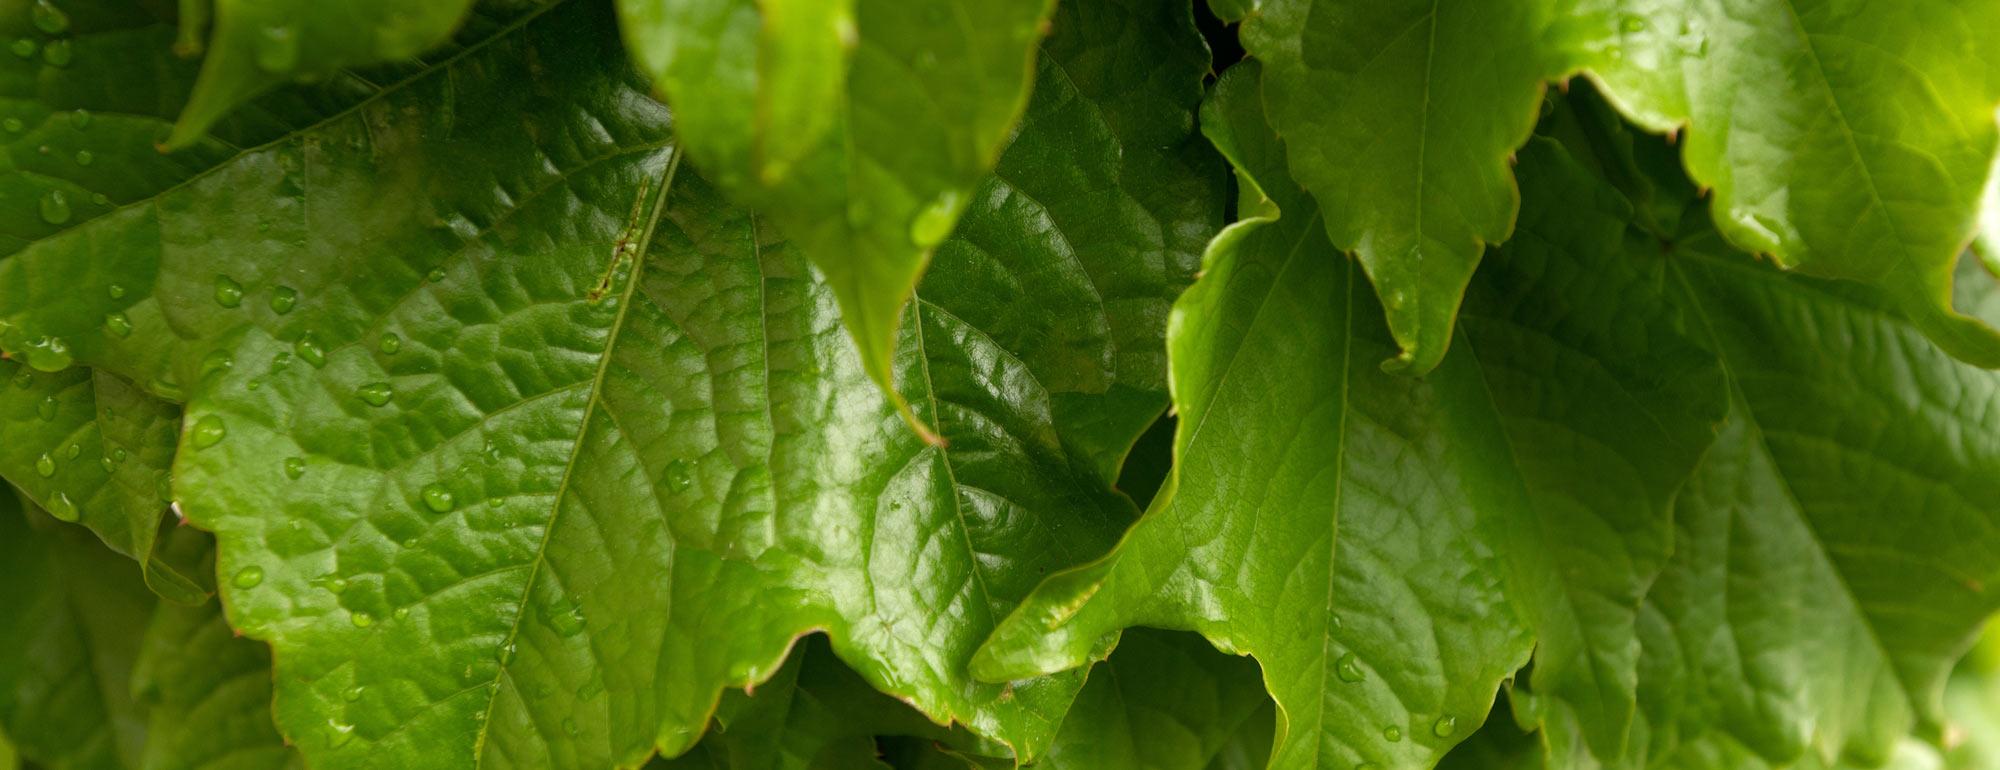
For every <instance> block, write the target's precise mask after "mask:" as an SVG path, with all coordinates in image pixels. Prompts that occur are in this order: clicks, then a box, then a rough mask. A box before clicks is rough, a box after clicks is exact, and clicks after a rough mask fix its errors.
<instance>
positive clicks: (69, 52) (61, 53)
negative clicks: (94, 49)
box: [42, 40, 76, 69]
mask: <svg viewBox="0 0 2000 770" xmlns="http://www.w3.org/2000/svg"><path fill="white" fill-rule="evenodd" d="M75 58H76V50H75V49H74V48H72V47H71V46H70V44H69V41H68V40H51V41H49V44H48V45H45V46H42V61H43V62H46V63H47V64H48V65H49V66H51V67H55V68H57V69H62V68H64V67H68V66H69V63H70V61H72V60H74V59H75Z"/></svg>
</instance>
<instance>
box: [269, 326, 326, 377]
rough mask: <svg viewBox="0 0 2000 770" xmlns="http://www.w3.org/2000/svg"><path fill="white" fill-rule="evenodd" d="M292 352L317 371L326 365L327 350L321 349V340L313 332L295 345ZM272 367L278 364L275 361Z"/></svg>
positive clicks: (307, 333) (308, 333)
mask: <svg viewBox="0 0 2000 770" xmlns="http://www.w3.org/2000/svg"><path fill="white" fill-rule="evenodd" d="M292 350H293V351H294V352H296V353H298V354H299V358H301V359H304V360H305V362H306V363H308V364H312V365H313V368H315V369H317V368H319V367H322V366H325V365H326V348H323V347H320V344H319V338H317V337H314V336H313V334H312V332H306V334H305V336H303V337H300V338H299V341H298V342H296V343H293V344H292ZM272 365H273V366H276V365H278V362H276V361H273V362H272Z"/></svg>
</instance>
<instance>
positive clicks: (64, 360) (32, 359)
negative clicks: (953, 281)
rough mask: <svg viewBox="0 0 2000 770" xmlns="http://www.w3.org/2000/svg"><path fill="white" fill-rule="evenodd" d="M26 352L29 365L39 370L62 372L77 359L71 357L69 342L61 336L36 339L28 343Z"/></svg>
mask: <svg viewBox="0 0 2000 770" xmlns="http://www.w3.org/2000/svg"><path fill="white" fill-rule="evenodd" d="M25 353H26V356H25V358H26V359H27V362H28V367H29V368H31V369H34V370H35V371H38V372H60V371H62V370H64V369H68V368H69V365H70V364H71V363H74V362H75V360H76V359H74V358H72V357H70V354H69V343H67V342H64V341H63V338H61V337H42V338H39V339H36V340H35V341H33V342H30V343H28V346H27V350H26V351H25Z"/></svg>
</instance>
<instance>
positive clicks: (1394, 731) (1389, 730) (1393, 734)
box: [1382, 725, 1403, 743]
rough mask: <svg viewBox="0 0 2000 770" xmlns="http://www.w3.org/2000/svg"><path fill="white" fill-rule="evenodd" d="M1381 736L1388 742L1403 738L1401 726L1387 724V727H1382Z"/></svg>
mask: <svg viewBox="0 0 2000 770" xmlns="http://www.w3.org/2000/svg"><path fill="white" fill-rule="evenodd" d="M1382 737H1383V738H1385V739H1387V740H1388V741H1389V742H1390V743H1395V742H1397V741H1400V740H1402V739H1403V728H1401V727H1397V726H1395V725H1389V726H1388V727H1384V728H1382Z"/></svg>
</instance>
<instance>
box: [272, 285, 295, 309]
mask: <svg viewBox="0 0 2000 770" xmlns="http://www.w3.org/2000/svg"><path fill="white" fill-rule="evenodd" d="M298 306H299V292H298V290H297V289H294V288H292V287H290V286H280V287H278V288H275V289H272V290H271V312H273V313H277V314H278V315H284V314H286V313H290V312H292V308H295V307H298Z"/></svg>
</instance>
